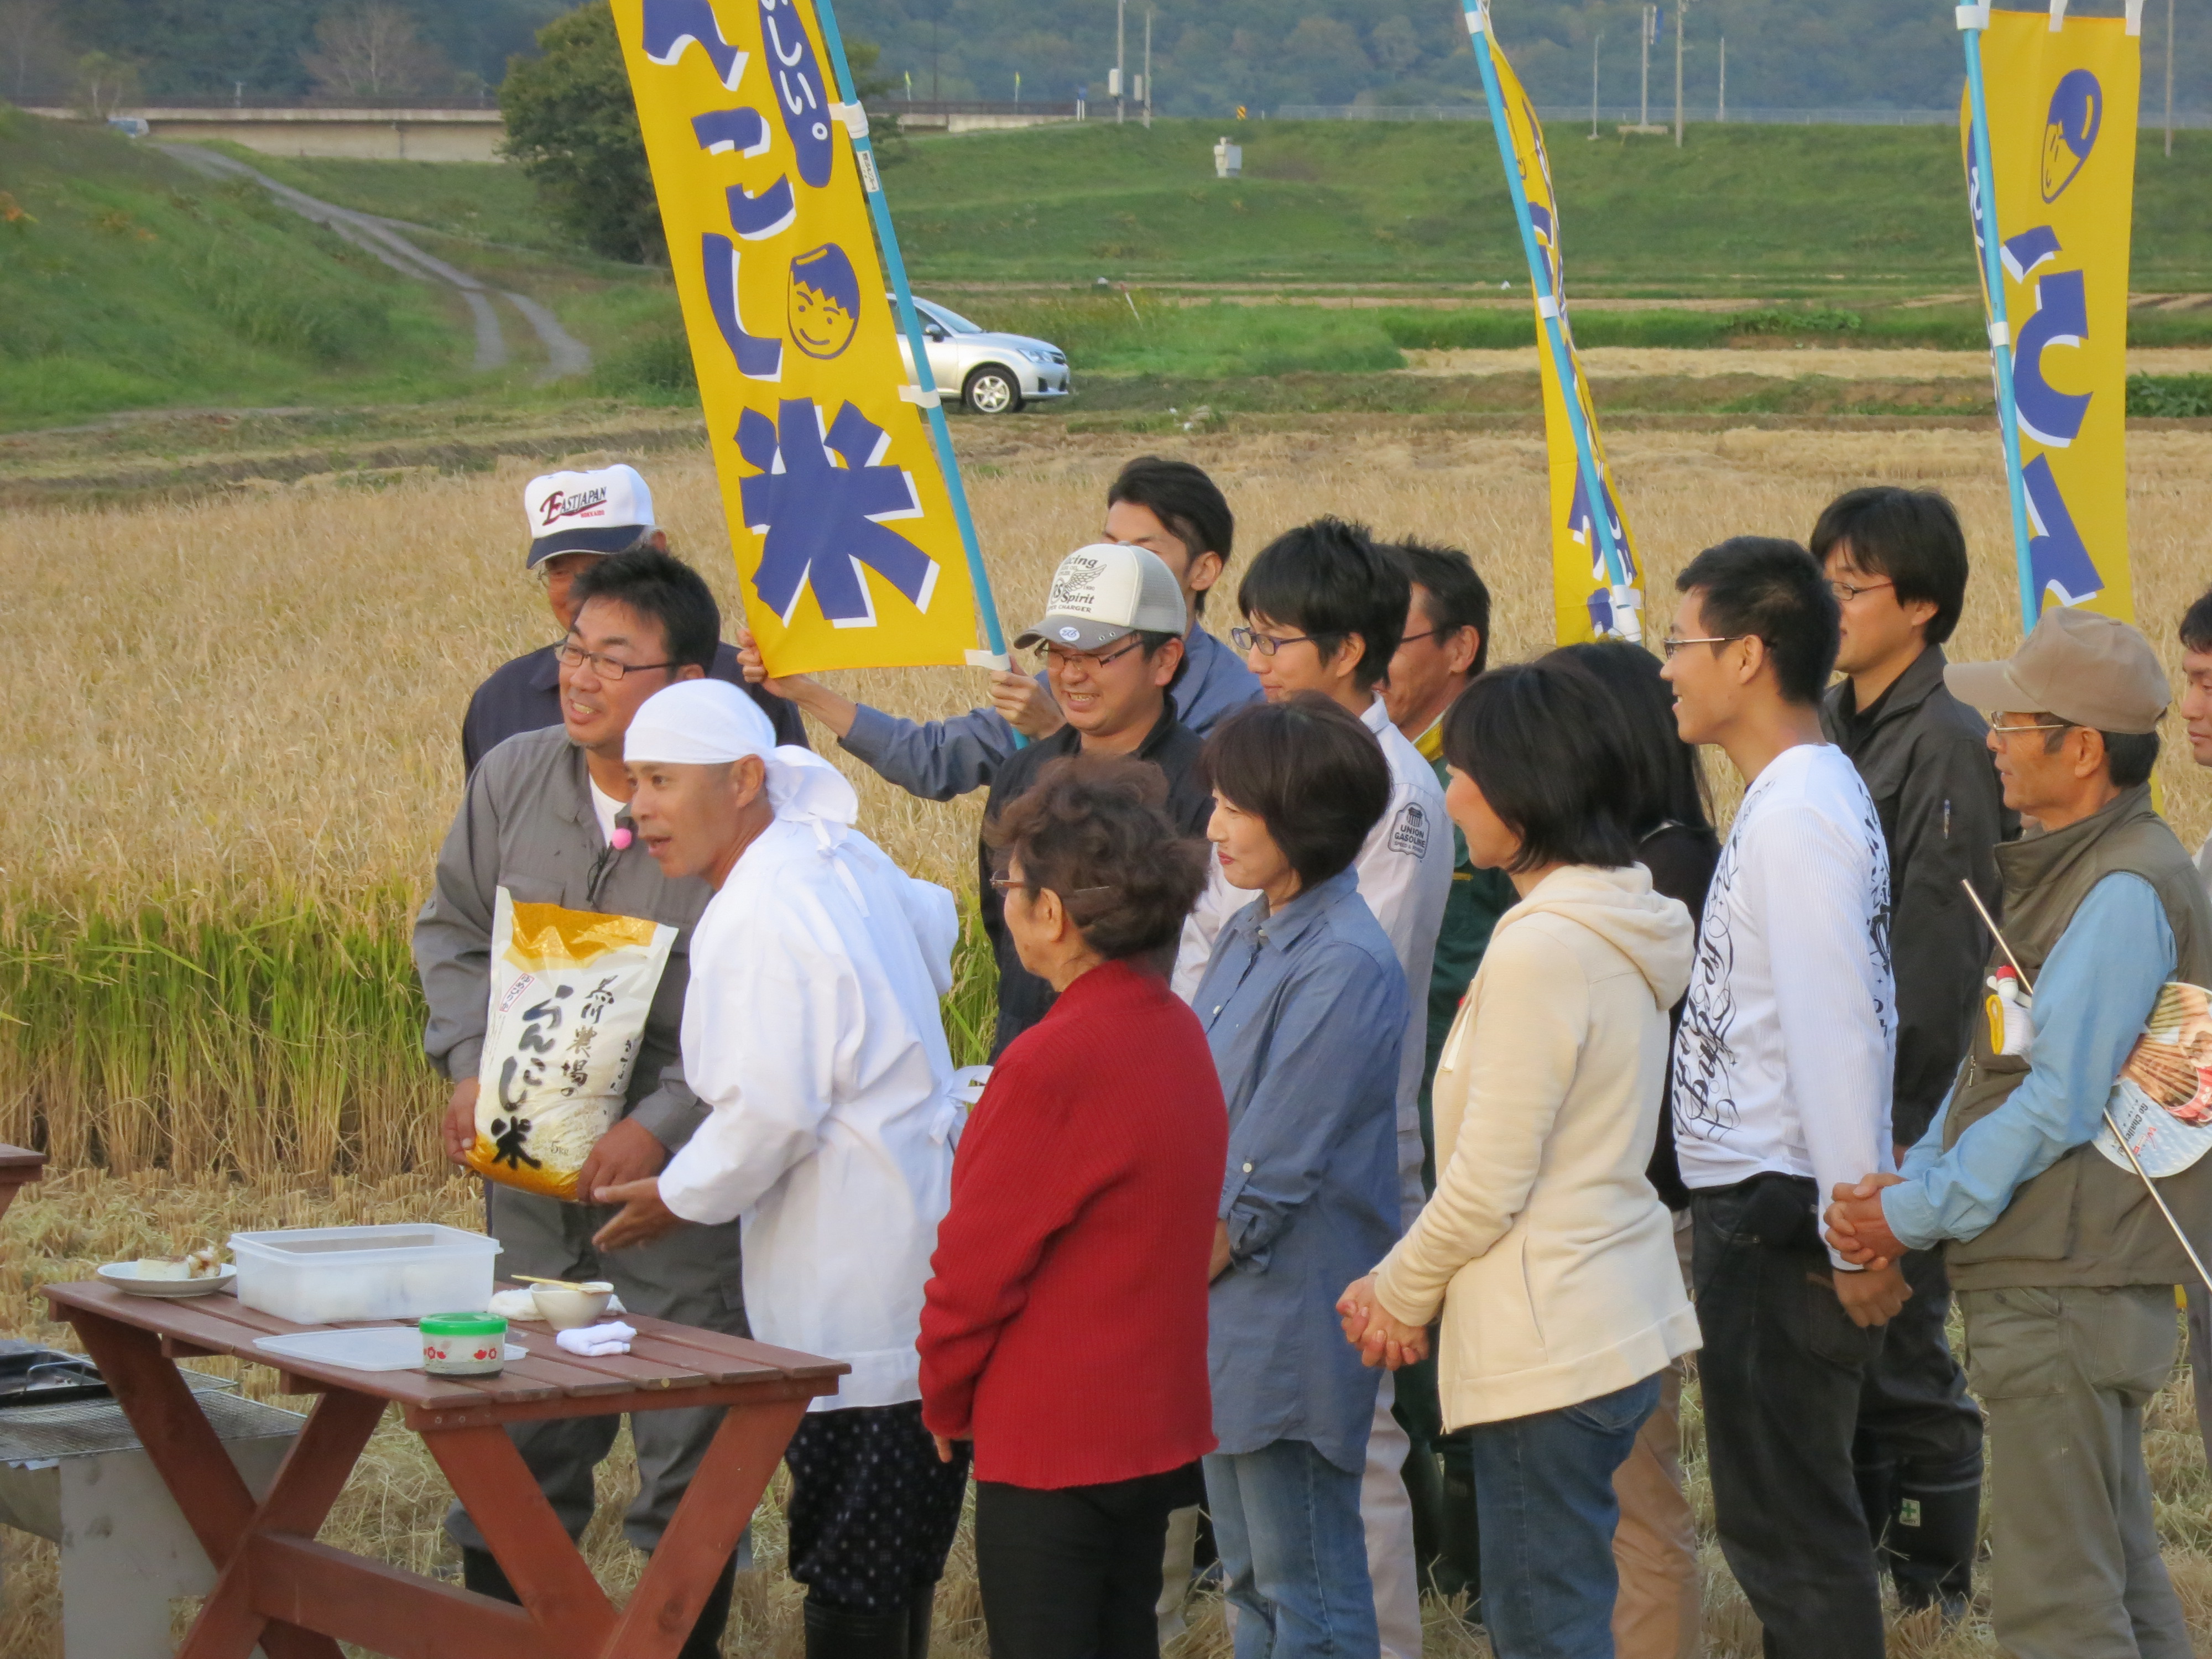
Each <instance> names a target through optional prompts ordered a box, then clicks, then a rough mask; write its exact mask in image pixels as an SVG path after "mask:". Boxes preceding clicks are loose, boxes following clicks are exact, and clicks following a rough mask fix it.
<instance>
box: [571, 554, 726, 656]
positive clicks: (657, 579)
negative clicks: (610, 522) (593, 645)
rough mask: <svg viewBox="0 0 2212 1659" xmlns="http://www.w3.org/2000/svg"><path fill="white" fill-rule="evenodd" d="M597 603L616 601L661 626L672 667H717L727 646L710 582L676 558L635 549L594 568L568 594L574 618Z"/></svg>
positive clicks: (600, 563)
mask: <svg viewBox="0 0 2212 1659" xmlns="http://www.w3.org/2000/svg"><path fill="white" fill-rule="evenodd" d="M593 599H611V600H613V601H615V602H616V603H617V604H619V605H628V606H629V608H630V609H631V610H632V611H635V612H636V613H637V614H638V615H639V616H641V617H652V618H653V620H654V621H656V622H658V623H659V624H660V633H661V637H662V639H663V640H664V641H666V648H667V652H668V659H669V660H670V661H671V662H673V663H675V664H677V665H679V666H694V667H698V668H702V669H711V668H713V667H714V653H715V652H716V651H717V650H718V649H720V646H721V643H722V612H721V610H720V607H719V606H717V605H715V603H714V593H713V592H712V591H711V590H710V589H709V588H708V586H707V582H706V579H705V578H704V577H702V575H700V574H699V573H698V572H697V571H696V570H694V569H693V568H691V567H690V565H688V564H686V563H684V561H683V560H681V559H679V558H678V557H677V556H675V555H674V554H672V553H663V552H661V551H659V550H658V549H655V548H651V547H634V548H632V549H630V550H629V552H627V553H610V554H609V555H607V556H606V557H605V558H604V559H599V560H598V561H596V562H593V563H592V564H591V565H590V566H588V567H586V569H585V570H584V571H583V572H582V574H580V575H579V576H578V577H577V578H576V581H575V585H574V586H573V587H571V588H570V589H569V590H568V602H569V604H570V605H573V606H574V611H573V613H572V614H574V615H576V616H581V615H583V612H584V607H585V605H588V604H589V603H590V602H591V601H592V600H593Z"/></svg>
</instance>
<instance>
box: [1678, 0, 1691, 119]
mask: <svg viewBox="0 0 2212 1659" xmlns="http://www.w3.org/2000/svg"><path fill="white" fill-rule="evenodd" d="M1689 21H1690V0H1674V148H1675V149H1681V148H1682V41H1683V40H1684V38H1685V37H1686V35H1687V34H1688V33H1689V32H1690V31H1689V27H1688V25H1689Z"/></svg>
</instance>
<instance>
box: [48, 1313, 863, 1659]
mask: <svg viewBox="0 0 2212 1659" xmlns="http://www.w3.org/2000/svg"><path fill="white" fill-rule="evenodd" d="M45 1295H46V1299H47V1301H48V1302H49V1304H52V1309H53V1312H54V1316H55V1317H56V1318H58V1319H66V1320H67V1321H68V1322H70V1324H71V1325H73V1326H75V1327H76V1333H77V1336H78V1339H79V1340H81V1341H82V1343H83V1344H84V1346H85V1351H86V1352H88V1353H89V1354H90V1355H91V1356H92V1358H94V1361H95V1362H97V1363H98V1364H99V1366H100V1375H101V1376H104V1377H106V1380H107V1383H108V1386H109V1388H110V1389H112V1391H113V1392H114V1395H115V1398H116V1400H117V1401H118V1403H119V1404H120V1405H121V1406H122V1407H123V1411H124V1414H125V1416H127V1417H128V1418H129V1419H130V1420H131V1427H132V1428H133V1429H134V1430H136V1431H137V1435H138V1438H139V1440H140V1441H141V1442H142V1443H143V1445H144V1446H145V1449H146V1452H147V1455H148V1456H149V1457H150V1458H151V1459H152V1461H153V1463H154V1466H155V1468H156V1469H157V1470H158V1471H159V1472H160V1474H161V1480H162V1482H163V1484H164V1485H165V1486H167V1488H168V1490H169V1493H170V1495H171V1496H172V1497H173V1498H175V1499H176V1502H177V1507H178V1508H179V1510H182V1511H183V1512H184V1516H185V1521H186V1522H188V1523H189V1524H190V1525H191V1529H192V1532H193V1534H194V1535H195V1536H197V1538H198V1540H199V1542H200V1547H202V1548H203V1549H204V1550H205V1551H206V1552H207V1554H208V1559H209V1560H210V1561H211V1562H212V1563H214V1565H215V1567H216V1586H215V1589H214V1590H213V1592H212V1593H211V1594H210V1595H209V1596H208V1599H207V1602H206V1605H205V1606H204V1607H203V1608H202V1609H201V1612H200V1615H199V1617H198V1618H197V1620H194V1621H193V1624H192V1627H191V1632H190V1633H189V1634H188V1635H186V1637H185V1642H184V1645H183V1646H182V1647H181V1648H179V1650H177V1651H178V1659H246V1656H247V1655H249V1654H250V1653H252V1650H253V1647H254V1644H256V1643H258V1644H260V1645H261V1647H262V1650H263V1651H264V1653H265V1654H266V1655H267V1656H268V1659H340V1656H339V1650H338V1643H339V1642H340V1641H347V1642H352V1643H356V1644H359V1645H361V1646H362V1647H366V1648H369V1649H373V1650H375V1651H376V1652H379V1653H385V1654H391V1655H393V1656H396V1659H449V1656H451V1659H458V1656H462V1655H466V1656H468V1659H616V1656H620V1659H673V1656H674V1655H675V1654H676V1651H677V1650H678V1648H680V1647H681V1646H682V1645H683V1644H684V1638H685V1637H686V1636H688V1635H689V1634H690V1630H691V1626H692V1624H693V1623H694V1622H695V1621H696V1620H697V1618H698V1616H699V1613H700V1609H701V1608H702V1607H704V1606H705V1605H706V1601H707V1596H708V1591H709V1590H710V1589H711V1588H712V1587H713V1584H714V1579H715V1577H717V1576H718V1575H719V1574H720V1571H721V1570H722V1565H723V1564H724V1563H725V1562H726V1561H727V1560H728V1559H730V1556H731V1554H732V1552H734V1551H735V1550H736V1548H737V1545H738V1535H739V1534H741V1533H742V1532H743V1531H744V1528H745V1524H746V1522H749V1521H750V1520H751V1519H752V1514H753V1509H754V1506H755V1505H756V1504H758V1503H759V1502H760V1497H761V1493H762V1492H763V1491H764V1490H765V1489H766V1487H767V1486H768V1481H769V1476H770V1475H771V1474H774V1473H775V1466H776V1463H777V1462H778V1461H779V1460H780V1459H781V1457H782V1455H783V1449H784V1448H785V1446H786V1445H787V1444H788V1443H789V1442H790V1439H791V1436H792V1433H793V1431H794V1430H796V1429H797V1428H798V1426H799V1419H801V1418H802V1417H803V1416H804V1415H805V1411H806V1404H807V1401H810V1400H811V1399H813V1398H814V1397H815V1396H816V1395H825V1394H830V1393H834V1392H835V1391H836V1387H837V1379H838V1377H839V1376H841V1375H842V1373H843V1372H844V1371H846V1370H848V1367H847V1366H846V1365H845V1364H843V1363H842V1361H839V1360H834V1359H823V1358H817V1357H816V1356H815V1355H812V1354H804V1353H796V1352H793V1351H791V1350H790V1349H787V1348H774V1347H769V1346H766V1345H765V1344H763V1343H758V1342H748V1341H745V1340H741V1339H739V1338H737V1337H730V1336H722V1335H719V1334H716V1333H714V1332H712V1331H703V1330H699V1329H696V1328H693V1327H691V1326H688V1325H677V1324H672V1323H671V1322H668V1321H666V1320H661V1319H647V1318H644V1317H642V1316H639V1315H636V1314H625V1315H623V1318H624V1319H625V1320H627V1321H628V1322H629V1324H631V1325H632V1326H634V1327H635V1328H636V1329H637V1332H638V1335H637V1339H636V1340H635V1341H634V1342H633V1343H632V1344H631V1345H630V1352H629V1353H627V1354H615V1355H608V1356H605V1357H603V1358H596V1359H584V1358H578V1357H576V1356H574V1355H573V1354H569V1353H567V1352H563V1351H562V1350H561V1349H560V1348H558V1347H556V1346H555V1345H554V1340H553V1332H552V1329H551V1328H550V1327H549V1326H546V1325H543V1324H538V1323H536V1322H521V1321H517V1322H514V1323H513V1324H512V1325H511V1326H510V1327H509V1328H508V1334H507V1340H509V1342H511V1343H520V1345H521V1346H524V1347H526V1348H527V1349H528V1350H529V1355H528V1357H527V1358H523V1359H519V1360H511V1361H509V1362H508V1363H507V1368H506V1370H503V1371H501V1373H500V1374H499V1375H497V1376H483V1377H458V1376H455V1377H448V1376H429V1375H428V1374H426V1373H424V1372H422V1371H413V1370H408V1371H360V1370H348V1369H346V1368H345V1367H343V1366H337V1365H327V1364H312V1363H309V1362H307V1361H305V1360H301V1359H297V1358H278V1357H277V1356H276V1355H273V1354H270V1353H268V1352H265V1351H264V1350H261V1349H258V1348H256V1347H255V1346H253V1345H254V1343H255V1342H256V1340H258V1339H259V1338H261V1337H264V1336H283V1335H290V1334H294V1333H296V1332H300V1331H305V1330H328V1329H331V1328H333V1327H331V1326H302V1325H295V1324H294V1323H292V1322H290V1321H289V1320H285V1319H279V1318H277V1317H276V1316H274V1315H272V1314H265V1313H260V1312H258V1311H256V1310H253V1309H251V1308H248V1307H246V1306H245V1305H244V1304H241V1303H240V1302H239V1301H237V1300H236V1299H235V1298H234V1297H230V1296H227V1295H222V1294H217V1295H212V1296H205V1297H188V1298H178V1299H174V1300H169V1299H162V1298H158V1297H145V1296H132V1295H130V1294H128V1293H127V1292H125V1291H118V1290H117V1289H115V1288H114V1287H113V1286H112V1285H106V1284H101V1283H97V1282H94V1283H88V1284H77V1285H47V1286H46V1289H45ZM404 1323H405V1322H404V1321H400V1320H374V1321H361V1322H356V1328H358V1326H360V1325H400V1324H404ZM217 1355H228V1356H230V1357H233V1358H239V1359H244V1360H250V1361H252V1362H253V1363H254V1364H262V1365H270V1366H274V1367H275V1368H276V1370H279V1371H280V1372H282V1373H283V1379H282V1381H281V1383H280V1387H281V1388H282V1389H283V1390H284V1391H285V1392H287V1393H292V1394H318V1395H321V1396H322V1397H321V1398H320V1399H319V1400H318V1401H316V1402H315V1406H314V1408H313V1413H312V1414H311V1415H310V1416H309V1417H308V1419H307V1427H306V1428H305V1429H303V1430H302V1431H301V1434H300V1437H299V1440H298V1443H296V1444H295V1446H294V1448H293V1449H292V1452H291V1454H290V1455H289V1456H288V1457H287V1458H286V1459H285V1462H284V1465H283V1468H282V1469H281V1470H280V1471H279V1472H278V1474H277V1476H276V1483H275V1484H274V1485H273V1486H271V1487H270V1491H269V1495H268V1497H267V1498H264V1499H263V1500H262V1501H261V1502H260V1503H259V1504H256V1503H255V1502H254V1501H253V1498H252V1495H251V1494H250V1493H249V1492H247V1490H246V1482H245V1481H244V1480H243V1479H241V1478H240V1475H239V1473H238V1470H237V1468H235V1467H234V1465H233V1464H232V1462H231V1461H230V1459H229V1458H228V1456H226V1455H224V1453H223V1449H222V1443H221V1442H220V1441H219V1440H218V1439H217V1438H216V1434H215V1431H214V1430H213V1429H212V1428H211V1427H210V1425H209V1423H208V1419H207V1417H206V1415H205V1414H204V1413H203V1412H202V1411H201V1409H200V1407H198V1406H197V1404H196V1403H194V1401H193V1399H192V1396H191V1392H190V1391H189V1390H188V1389H186V1387H185V1383H184V1381H183V1380H182V1378H181V1377H180V1376H179V1375H178V1371H177V1367H176V1365H175V1364H174V1362H175V1361H177V1360H179V1359H188V1358H210V1357H214V1356H217ZM388 1404H389V1405H397V1406H398V1407H400V1409H401V1413H402V1415H403V1418H404V1421H405V1423H406V1425H407V1426H408V1427H409V1428H410V1429H412V1430H414V1431H416V1433H418V1434H420V1435H421V1436H422V1441H423V1443H424V1444H425V1445H427V1446H428V1448H429V1449H430V1455H432V1456H433V1457H435V1458H436V1459H437V1460H438V1467H439V1468H441V1469H443V1470H444V1471H445V1473H446V1478H447V1480H450V1481H452V1482H453V1492H454V1493H455V1495H456V1496H458V1497H459V1499H460V1501H461V1503H462V1504H463V1506H464V1507H465V1508H466V1509H467V1510H468V1512H469V1516H470V1519H471V1520H472V1521H473V1522H475V1523H476V1526H477V1530H478V1531H479V1532H481V1533H482V1534H483V1538H484V1541H485V1543H486V1544H488V1545H489V1547H490V1548H491V1553H492V1554H493V1556H494V1557H495V1559H497V1560H498V1562H499V1564H500V1565H501V1568H503V1569H504V1570H505V1571H506V1573H507V1582H508V1583H511V1584H513V1587H514V1589H515V1592H516V1594H517V1595H520V1597H521V1598H522V1605H521V1606H520V1607H515V1606H513V1605H512V1604H510V1603H507V1602H505V1601H495V1600H493V1599H492V1598H490V1597H489V1596H485V1595H477V1594H476V1593H474V1592H473V1591H471V1590H466V1589H461V1588H460V1587H459V1586H458V1585H455V1584H452V1583H447V1582H446V1581H444V1580H443V1579H437V1578H428V1577H422V1575H420V1574H417V1573H412V1572H409V1571H405V1570H404V1569H403V1568H399V1567H394V1566H391V1565H386V1563H384V1562H381V1561H378V1560H374V1559H370V1558H369V1557H367V1556H363V1555H356V1554H353V1553H350V1552H348V1551H345V1550H340V1549H334V1548H332V1547H331V1546H329V1545H327V1544H323V1543H319V1542H318V1541H316V1537H315V1534H316V1532H317V1531H318V1529H319V1528H320V1527H321V1526H322V1523H323V1521H324V1519H325V1516H328V1515H329V1513H330V1511H331V1505H332V1504H334V1503H336V1502H337V1496H338V1493H339V1492H340V1490H341V1489H342V1488H343V1486H344V1485H345V1482H346V1477H347V1475H348V1474H349V1473H350V1472H351V1471H352V1468H353V1466H354V1464H355V1462H356V1461H357V1460H358V1459H359V1458H360V1456H361V1454H362V1449H363V1448H364V1447H365V1446H366V1445H367V1444H368V1437H369V1436H370V1434H371V1433H373V1432H374V1430H375V1428H376V1425H377V1423H378V1421H379V1420H380V1419H381V1418H382V1417H383V1415H384V1408H385V1407H386V1405H388ZM687 1406H688V1407H696V1406H726V1407H729V1411H728V1414H727V1415H726V1417H725V1418H724V1419H723V1420H722V1425H721V1427H720V1429H719V1430H717V1431H715V1435H714V1440H713V1442H712V1443H710V1444H709V1445H708V1449H707V1455H706V1456H705V1458H704V1459H703V1460H702V1462H701V1463H700V1466H699V1472H698V1474H696V1475H695V1476H694V1477H693V1478H692V1481H691V1485H690V1490H688V1491H687V1492H685V1493H684V1499H683V1502H682V1503H681V1504H678V1506H677V1510H676V1514H675V1516H674V1517H673V1519H671V1522H669V1526H668V1530H667V1531H666V1533H665V1534H663V1535H662V1538H661V1541H660V1546H659V1548H657V1549H656V1550H654V1551H653V1556H652V1559H651V1560H650V1561H649V1562H648V1563H647V1566H646V1569H645V1574H644V1577H641V1579H640V1580H639V1581H638V1585H637V1589H635V1591H633V1592H632V1593H631V1595H630V1598H629V1602H628V1603H627V1605H625V1606H624V1607H621V1608H619V1609H617V1607H615V1606H614V1605H613V1603H612V1602H611V1601H609V1600H608V1599H607V1595H606V1593H605V1591H604V1590H602V1589H600V1588H599V1584H598V1583H597V1581H596V1580H594V1579H593V1578H592V1573H591V1569H590V1568H589V1567H588V1566H586V1565H585V1562H584V1558H583V1556H582V1554H581V1553H580V1552H579V1551H578V1549H577V1548H576V1547H575V1545H574V1544H573V1543H571V1542H570V1541H569V1539H568V1534H567V1533H566V1532H564V1531H563V1530H562V1527H561V1523H560V1522H559V1521H558V1520H557V1519H556V1517H555V1516H554V1513H553V1507H552V1505H551V1504H549V1503H548V1502H547V1501H546V1499H545V1495H544V1493H543V1492H540V1491H539V1490H538V1482H537V1480H535V1479H533V1478H532V1475H531V1474H530V1471H529V1469H528V1468H526V1466H525V1465H524V1463H523V1461H522V1457H521V1455H520V1453H519V1452H517V1451H516V1450H515V1449H514V1443H513V1441H511V1440H510V1439H508V1438H507V1425H508V1424H511V1423H528V1422H541V1421H544V1420H545V1419H551V1418H568V1417H591V1416H598V1415H601V1414H604V1413H612V1412H642V1411H657V1410H662V1409H665V1408H668V1407H687Z"/></svg>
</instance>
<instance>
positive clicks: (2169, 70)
mask: <svg viewBox="0 0 2212 1659" xmlns="http://www.w3.org/2000/svg"><path fill="white" fill-rule="evenodd" d="M2166 154H2167V155H2172V154H2173V0H2166Z"/></svg>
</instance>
